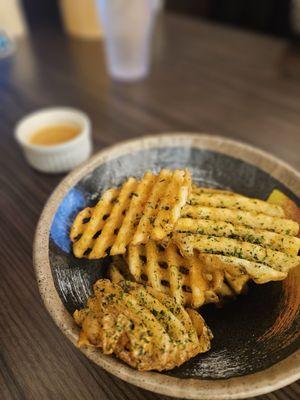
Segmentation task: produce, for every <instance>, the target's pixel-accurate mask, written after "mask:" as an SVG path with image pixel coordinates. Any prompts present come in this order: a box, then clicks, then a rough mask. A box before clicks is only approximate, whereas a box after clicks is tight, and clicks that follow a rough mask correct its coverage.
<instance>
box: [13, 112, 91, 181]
mask: <svg viewBox="0 0 300 400" xmlns="http://www.w3.org/2000/svg"><path fill="white" fill-rule="evenodd" d="M65 124H76V125H78V126H79V127H80V132H79V134H78V135H77V136H76V137H75V138H73V139H71V140H68V141H66V142H63V143H59V144H56V145H50V146H42V145H36V144H32V143H30V142H29V139H30V136H31V135H32V134H33V133H34V132H36V131H37V130H39V129H41V128H45V127H48V126H51V125H65ZM15 138H16V140H17V142H18V143H19V145H20V146H21V148H22V150H23V153H24V155H25V158H26V159H27V161H28V163H29V164H30V165H31V166H32V167H33V168H35V169H37V170H39V171H42V172H50V173H60V172H66V171H69V170H71V169H73V168H74V167H76V166H77V165H78V164H80V163H82V162H83V161H85V160H87V159H88V158H89V157H90V155H91V151H92V142H91V123H90V119H89V117H88V116H87V115H86V114H85V113H83V112H82V111H79V110H76V109H73V108H65V107H58V108H47V109H43V110H39V111H36V112H34V113H32V114H29V115H28V116H26V117H24V118H22V119H21V121H20V122H19V123H18V124H17V125H16V128H15Z"/></svg>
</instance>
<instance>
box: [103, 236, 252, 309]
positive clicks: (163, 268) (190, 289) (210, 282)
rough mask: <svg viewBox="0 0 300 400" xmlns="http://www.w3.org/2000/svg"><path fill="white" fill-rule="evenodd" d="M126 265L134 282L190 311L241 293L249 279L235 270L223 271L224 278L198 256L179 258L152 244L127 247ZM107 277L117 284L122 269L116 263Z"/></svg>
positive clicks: (172, 247) (220, 270)
mask: <svg viewBox="0 0 300 400" xmlns="http://www.w3.org/2000/svg"><path fill="white" fill-rule="evenodd" d="M117 261H118V260H117ZM126 261H127V264H128V272H129V273H130V274H131V276H132V279H133V280H134V281H136V282H139V283H145V284H147V285H149V286H151V287H153V288H154V289H155V290H159V291H161V292H163V293H166V294H168V295H170V296H172V297H174V298H175V300H176V301H177V302H178V303H179V304H183V305H189V306H191V307H194V308H198V307H200V306H202V305H203V304H205V303H217V302H219V301H220V300H221V299H223V297H227V296H229V297H232V296H234V295H235V294H239V293H241V291H242V290H243V288H244V287H245V284H246V282H247V280H248V279H249V277H248V276H246V275H245V273H244V272H240V270H239V269H237V268H236V269H235V270H234V269H232V270H231V271H227V274H226V276H225V270H224V268H215V267H213V268H212V267H211V265H209V267H207V266H206V263H205V262H203V259H202V258H201V257H199V256H188V257H183V256H182V255H181V254H180V253H179V251H178V249H177V247H176V246H175V245H174V244H170V245H169V246H168V247H167V248H166V249H164V248H163V247H161V246H160V245H158V244H157V243H156V242H154V241H149V242H148V243H147V244H146V245H138V246H134V245H130V246H129V248H128V254H127V256H126ZM110 273H111V279H112V280H115V281H118V280H120V279H122V274H124V273H125V274H126V269H124V266H122V265H120V262H119V261H118V263H117V264H116V262H115V265H114V266H113V267H112V268H111V270H110ZM127 276H128V275H127ZM129 279H130V278H129Z"/></svg>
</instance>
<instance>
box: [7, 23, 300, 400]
mask: <svg viewBox="0 0 300 400" xmlns="http://www.w3.org/2000/svg"><path fill="white" fill-rule="evenodd" d="M287 50H288V44H287V43H286V42H284V41H281V40H278V39H274V38H269V37H265V36H259V35H256V34H253V33H247V32H242V31H238V30H234V29H229V28H225V27H221V26H217V25H210V24H207V23H204V22H201V21H197V20H193V19H188V18H182V17H180V18H179V17H175V16H172V15H169V16H165V17H164V18H161V19H160V20H159V21H158V23H157V27H156V33H155V38H154V46H153V66H152V71H151V75H150V76H149V78H148V79H146V80H144V81H141V82H138V83H135V84H124V83H123V84H121V83H116V82H114V83H113V82H111V81H110V80H109V78H108V76H107V74H106V72H105V64H104V53H103V47H102V45H101V43H99V42H96V41H95V42H85V41H79V40H74V39H68V38H66V37H65V36H63V35H62V34H61V33H60V32H56V31H53V30H51V29H47V28H46V27H45V28H43V29H42V28H41V29H40V31H38V32H36V33H35V34H34V35H33V36H32V37H29V38H28V39H23V40H21V41H19V42H18V43H17V49H16V53H15V54H14V56H13V57H12V58H10V59H3V60H0V149H1V157H0V165H1V170H0V171H1V174H0V190H1V195H0V210H1V212H0V221H1V222H0V223H1V230H0V243H1V247H0V260H1V261H0V263H1V280H0V315H1V317H0V352H1V358H0V398H1V399H5V400H6V399H103V400H105V399H110V400H111V399H137V400H139V399H167V397H165V396H159V395H156V394H152V393H150V392H147V391H145V390H141V389H138V388H135V387H134V386H131V385H129V384H127V383H126V382H122V381H120V380H118V379H116V378H114V377H113V376H111V375H110V374H108V373H106V372H105V371H103V370H102V369H101V368H99V367H97V366H96V365H94V364H93V363H91V362H90V361H89V360H88V359H86V358H85V357H84V356H83V354H81V353H80V352H79V351H78V350H77V349H76V348H75V347H74V346H73V345H71V343H69V341H68V340H67V339H66V338H65V337H64V336H63V335H62V333H61V332H60V331H59V329H58V328H57V327H56V326H55V325H54V323H53V322H52V320H51V318H50V317H49V316H48V314H47V312H46V310H45V308H44V306H43V304H42V301H41V299H40V296H39V293H38V289H37V284H36V281H35V276H34V271H33V267H32V240H33V235H34V231H35V226H36V223H37V221H38V218H39V215H40V213H41V211H42V208H43V205H44V203H45V201H46V200H47V198H48V196H49V195H50V193H51V191H52V190H53V189H54V188H55V186H56V185H57V184H58V182H59V181H60V180H61V179H62V175H53V176H50V175H46V174H41V173H38V172H36V171H34V170H32V169H31V168H30V167H29V166H28V165H27V163H26V162H25V160H24V158H23V156H22V154H21V151H20V149H19V148H18V147H17V145H16V143H15V141H14V138H13V131H14V125H15V123H16V122H17V121H18V120H19V119H20V118H21V117H22V116H24V115H25V114H27V113H28V112H30V111H33V110H35V109H38V108H42V107H47V106H56V105H67V106H73V107H77V108H80V109H82V110H84V111H85V112H87V113H88V114H89V115H90V117H91V119H92V123H93V137H94V150H95V151H97V150H99V149H101V148H103V147H104V146H107V145H109V144H113V143H117V142H118V141H120V140H123V139H126V138H130V137H137V136H140V135H143V134H149V133H159V132H166V131H185V130H186V131H206V132H212V133H215V134H219V135H224V136H227V137H232V138H237V139H239V140H243V141H245V142H247V143H251V144H254V145H256V146H258V147H261V148H263V149H265V150H267V151H269V152H271V153H273V154H275V155H277V156H279V157H281V158H282V159H284V160H286V161H288V162H289V163H290V164H291V165H293V166H294V167H296V168H298V169H300V156H299V154H300V81H297V80H296V79H295V80H294V79H292V78H291V77H290V76H289V75H288V74H287V73H286V68H285V61H286V54H287ZM296 58H297V57H296ZM299 397H300V385H299V383H294V384H293V385H290V386H289V387H287V388H284V389H282V390H279V391H277V392H274V393H272V394H268V395H264V396H260V397H259V399H261V400H262V399H270V400H277V399H278V400H297V399H299Z"/></svg>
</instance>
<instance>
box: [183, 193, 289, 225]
mask: <svg viewBox="0 0 300 400" xmlns="http://www.w3.org/2000/svg"><path fill="white" fill-rule="evenodd" d="M188 202H189V204H190V205H200V206H208V207H217V208H230V209H237V210H242V211H250V212H255V213H262V214H266V215H270V216H271V217H279V218H282V217H284V212H283V210H282V208H281V207H279V206H277V205H275V204H269V203H267V202H266V201H263V200H258V199H252V198H248V197H245V196H241V195H239V194H236V193H231V192H210V191H208V190H203V189H201V188H197V187H194V188H193V191H192V193H191V195H190V197H189V201H188Z"/></svg>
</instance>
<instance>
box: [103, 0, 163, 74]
mask: <svg viewBox="0 0 300 400" xmlns="http://www.w3.org/2000/svg"><path fill="white" fill-rule="evenodd" d="M155 5H156V0H98V8H99V13H100V18H101V21H102V25H103V28H104V36H105V44H106V61H107V67H108V71H109V73H110V75H111V76H112V78H114V79H117V80H123V81H132V80H137V79H142V78H144V77H145V76H146V75H147V74H148V72H149V65H150V53H151V37H152V30H153V25H154V20H155V15H156V11H155Z"/></svg>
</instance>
